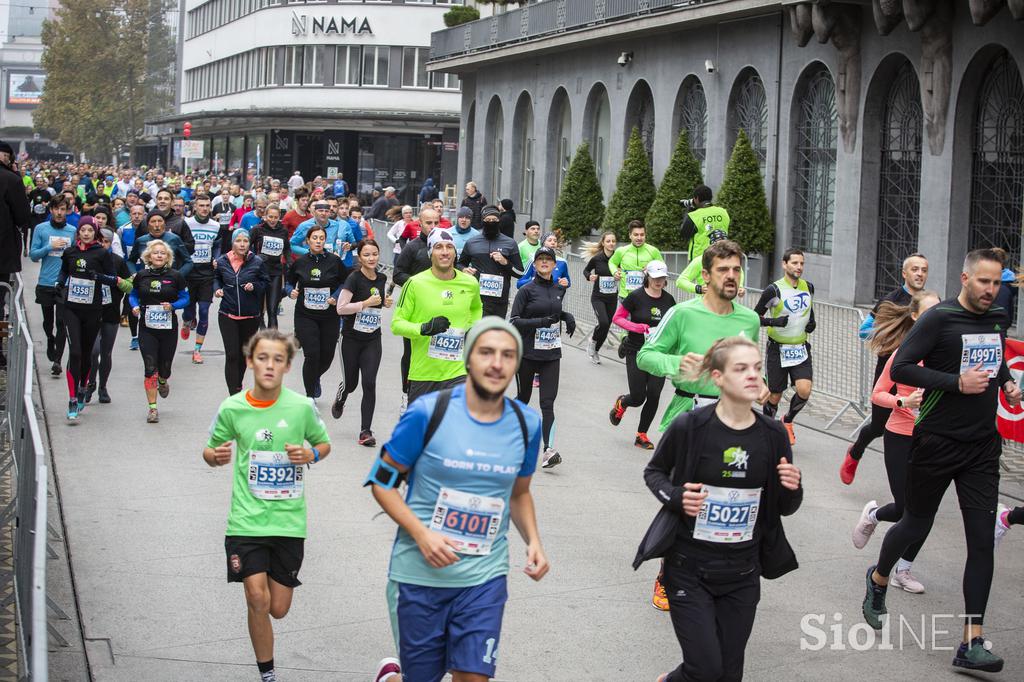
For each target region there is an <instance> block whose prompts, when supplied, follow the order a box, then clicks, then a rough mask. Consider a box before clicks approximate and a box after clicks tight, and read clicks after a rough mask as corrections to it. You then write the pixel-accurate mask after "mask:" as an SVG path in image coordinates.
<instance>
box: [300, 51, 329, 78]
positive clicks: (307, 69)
mask: <svg viewBox="0 0 1024 682" xmlns="http://www.w3.org/2000/svg"><path fill="white" fill-rule="evenodd" d="M303 50H304V55H303V60H302V64H303V68H302V83H303V84H304V85H323V84H324V48H323V46H322V45H307V46H306V47H305V48H303Z"/></svg>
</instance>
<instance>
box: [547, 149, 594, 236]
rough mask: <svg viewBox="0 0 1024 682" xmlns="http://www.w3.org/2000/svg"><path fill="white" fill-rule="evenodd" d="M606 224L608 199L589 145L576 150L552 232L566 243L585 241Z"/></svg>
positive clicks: (559, 196)
mask: <svg viewBox="0 0 1024 682" xmlns="http://www.w3.org/2000/svg"><path fill="white" fill-rule="evenodd" d="M603 220H604V195H603V194H602V193H601V185H600V184H599V183H598V181H597V169H596V168H595V167H594V160H593V159H592V158H591V157H590V145H589V144H587V143H586V142H583V143H581V144H580V146H579V147H577V148H576V154H575V156H573V158H572V163H570V164H569V170H568V171H567V172H566V174H565V181H564V182H563V184H562V189H561V191H560V192H559V194H558V201H557V202H556V203H555V212H554V214H553V215H552V216H551V228H552V229H553V230H555V231H557V232H558V233H559V234H561V236H562V239H563V240H564V241H565V242H567V243H568V242H571V241H572V240H574V239H579V238H580V237H585V236H587V235H588V234H590V233H591V232H592V231H593V230H595V229H597V228H599V227H600V226H601V222H602V221H603Z"/></svg>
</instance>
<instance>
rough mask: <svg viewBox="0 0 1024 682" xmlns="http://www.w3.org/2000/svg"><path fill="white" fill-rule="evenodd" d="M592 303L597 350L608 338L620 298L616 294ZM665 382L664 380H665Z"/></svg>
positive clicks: (591, 300)
mask: <svg viewBox="0 0 1024 682" xmlns="http://www.w3.org/2000/svg"><path fill="white" fill-rule="evenodd" d="M590 305H592V306H593V307H594V314H595V315H596V316H597V326H596V327H594V335H593V338H594V347H595V348H596V349H597V350H601V346H603V345H604V342H605V339H607V338H608V330H609V329H611V326H612V317H613V316H614V315H615V307H616V306H617V305H618V299H616V298H615V297H614V296H612V297H611V300H607V299H603V298H592V299H590ZM663 383H664V382H663Z"/></svg>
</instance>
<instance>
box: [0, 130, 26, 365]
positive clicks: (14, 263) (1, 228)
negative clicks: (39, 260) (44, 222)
mask: <svg viewBox="0 0 1024 682" xmlns="http://www.w3.org/2000/svg"><path fill="white" fill-rule="evenodd" d="M13 161H14V150H13V149H12V148H11V145H9V144H7V143H6V142H0V196H2V197H3V200H2V201H0V282H7V283H10V282H11V280H12V279H13V278H12V277H11V275H12V274H14V273H16V272H21V251H22V249H21V246H22V244H21V239H22V237H21V235H22V232H23V231H24V230H27V229H28V228H29V226H30V225H31V223H32V213H31V211H30V209H29V204H28V197H27V196H25V185H24V182H23V181H22V179H21V176H20V175H18V173H17V172H16V171H15V170H14V169H13V168H12V166H11V164H12V162H13ZM6 296H7V290H6V289H4V288H2V287H0V313H2V311H3V306H4V301H5V299H6ZM4 317H6V316H4ZM4 357H5V356H4V355H3V354H0V359H2V358H4Z"/></svg>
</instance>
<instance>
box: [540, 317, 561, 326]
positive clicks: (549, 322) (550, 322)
mask: <svg viewBox="0 0 1024 682" xmlns="http://www.w3.org/2000/svg"><path fill="white" fill-rule="evenodd" d="M543 319H544V326H545V327H552V326H554V325H556V324H558V323H559V322H561V321H562V316H561V315H548V316H547V317H545V318H543Z"/></svg>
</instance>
